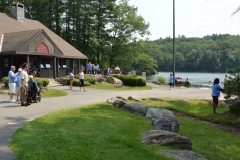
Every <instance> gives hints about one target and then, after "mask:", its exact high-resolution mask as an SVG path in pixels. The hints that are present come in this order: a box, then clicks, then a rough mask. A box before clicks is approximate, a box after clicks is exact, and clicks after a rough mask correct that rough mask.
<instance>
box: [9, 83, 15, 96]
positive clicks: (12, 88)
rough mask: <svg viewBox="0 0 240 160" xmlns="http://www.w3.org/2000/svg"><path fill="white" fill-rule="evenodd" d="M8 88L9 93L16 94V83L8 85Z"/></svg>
mask: <svg viewBox="0 0 240 160" xmlns="http://www.w3.org/2000/svg"><path fill="white" fill-rule="evenodd" d="M8 86H9V90H10V91H9V93H13V94H15V92H16V91H15V90H16V83H8Z"/></svg>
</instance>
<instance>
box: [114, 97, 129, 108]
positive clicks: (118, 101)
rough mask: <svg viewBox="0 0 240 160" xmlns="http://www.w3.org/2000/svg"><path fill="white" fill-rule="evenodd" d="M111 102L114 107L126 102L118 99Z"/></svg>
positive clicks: (119, 106) (121, 105) (120, 106)
mask: <svg viewBox="0 0 240 160" xmlns="http://www.w3.org/2000/svg"><path fill="white" fill-rule="evenodd" d="M112 104H113V106H114V107H115V108H122V107H123V106H124V105H125V104H127V102H126V101H124V100H121V99H118V100H116V101H114V102H113V103H112Z"/></svg>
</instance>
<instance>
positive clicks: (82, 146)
mask: <svg viewBox="0 0 240 160" xmlns="http://www.w3.org/2000/svg"><path fill="white" fill-rule="evenodd" d="M209 103H210V102H209V101H205V100H203V101H202V102H201V100H199V101H196V100H186V99H184V100H180V99H178V100H176V99H165V100H164V102H151V101H149V100H147V101H146V102H145V104H148V105H149V106H151V107H163V108H169V109H174V110H178V111H179V112H181V113H182V114H188V115H193V116H196V117H197V115H199V116H200V117H205V118H206V119H210V120H215V121H219V122H221V123H223V122H222V121H223V119H222V118H221V115H220V114H219V115H214V114H212V113H211V111H212V110H211V106H209ZM218 111H219V112H220V113H224V112H227V110H225V109H224V108H223V107H220V108H218ZM204 112H205V113H204ZM218 116H219V117H218ZM211 117H215V118H211ZM176 119H178V120H180V121H181V125H180V130H179V133H180V134H181V135H183V136H186V137H188V138H189V139H190V140H191V141H192V142H193V148H192V150H193V151H194V152H196V153H198V154H200V155H202V156H203V157H205V158H206V159H208V160H239V159H240V158H239V157H240V147H239V146H240V138H239V136H237V135H234V134H231V133H226V132H224V131H222V130H219V129H217V128H215V127H212V126H210V125H208V124H207V123H205V122H202V121H198V120H194V119H188V118H184V117H179V116H177V117H176ZM216 119H217V120H216ZM232 120H234V119H232ZM227 121H230V120H229V119H227ZM233 124H235V123H233ZM151 129H152V127H151V122H150V121H149V120H147V119H146V118H144V117H141V116H137V115H133V114H131V113H128V112H124V111H122V110H119V109H116V108H113V107H112V106H111V105H109V104H106V103H99V104H93V105H89V106H86V107H81V108H76V109H68V110H63V111H58V112H54V113H50V114H48V115H45V116H43V117H40V118H38V119H36V120H34V121H31V122H28V123H26V124H24V125H23V126H22V127H21V128H19V129H18V130H17V131H16V132H15V133H14V135H13V137H12V141H11V144H10V148H11V149H12V150H13V151H14V152H15V153H16V155H17V159H41V160H45V159H46V160H48V159H80V160H86V159H89V160H100V159H102V160H105V159H111V160H123V159H124V160H125V159H131V160H155V159H156V160H157V159H158V160H165V159H169V158H166V157H164V156H162V155H159V154H158V152H159V151H160V150H164V149H174V148H170V147H164V146H156V145H143V144H141V137H142V136H143V133H144V132H145V131H147V130H151Z"/></svg>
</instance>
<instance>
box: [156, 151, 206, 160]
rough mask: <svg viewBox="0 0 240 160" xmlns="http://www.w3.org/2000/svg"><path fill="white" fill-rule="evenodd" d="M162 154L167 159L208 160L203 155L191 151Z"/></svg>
mask: <svg viewBox="0 0 240 160" xmlns="http://www.w3.org/2000/svg"><path fill="white" fill-rule="evenodd" d="M160 154H162V155H164V156H166V157H174V158H176V159H177V160H206V159H205V158H204V157H202V156H201V155H199V154H197V153H195V152H193V151H189V150H178V151H177V150H162V151H160Z"/></svg>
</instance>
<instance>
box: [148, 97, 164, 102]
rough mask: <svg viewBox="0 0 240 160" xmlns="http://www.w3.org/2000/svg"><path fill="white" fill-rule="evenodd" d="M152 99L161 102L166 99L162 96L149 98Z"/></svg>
mask: <svg viewBox="0 0 240 160" xmlns="http://www.w3.org/2000/svg"><path fill="white" fill-rule="evenodd" d="M149 99H150V100H151V101H159V102H163V101H164V100H163V99H161V98H157V97H150V98H149Z"/></svg>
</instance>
